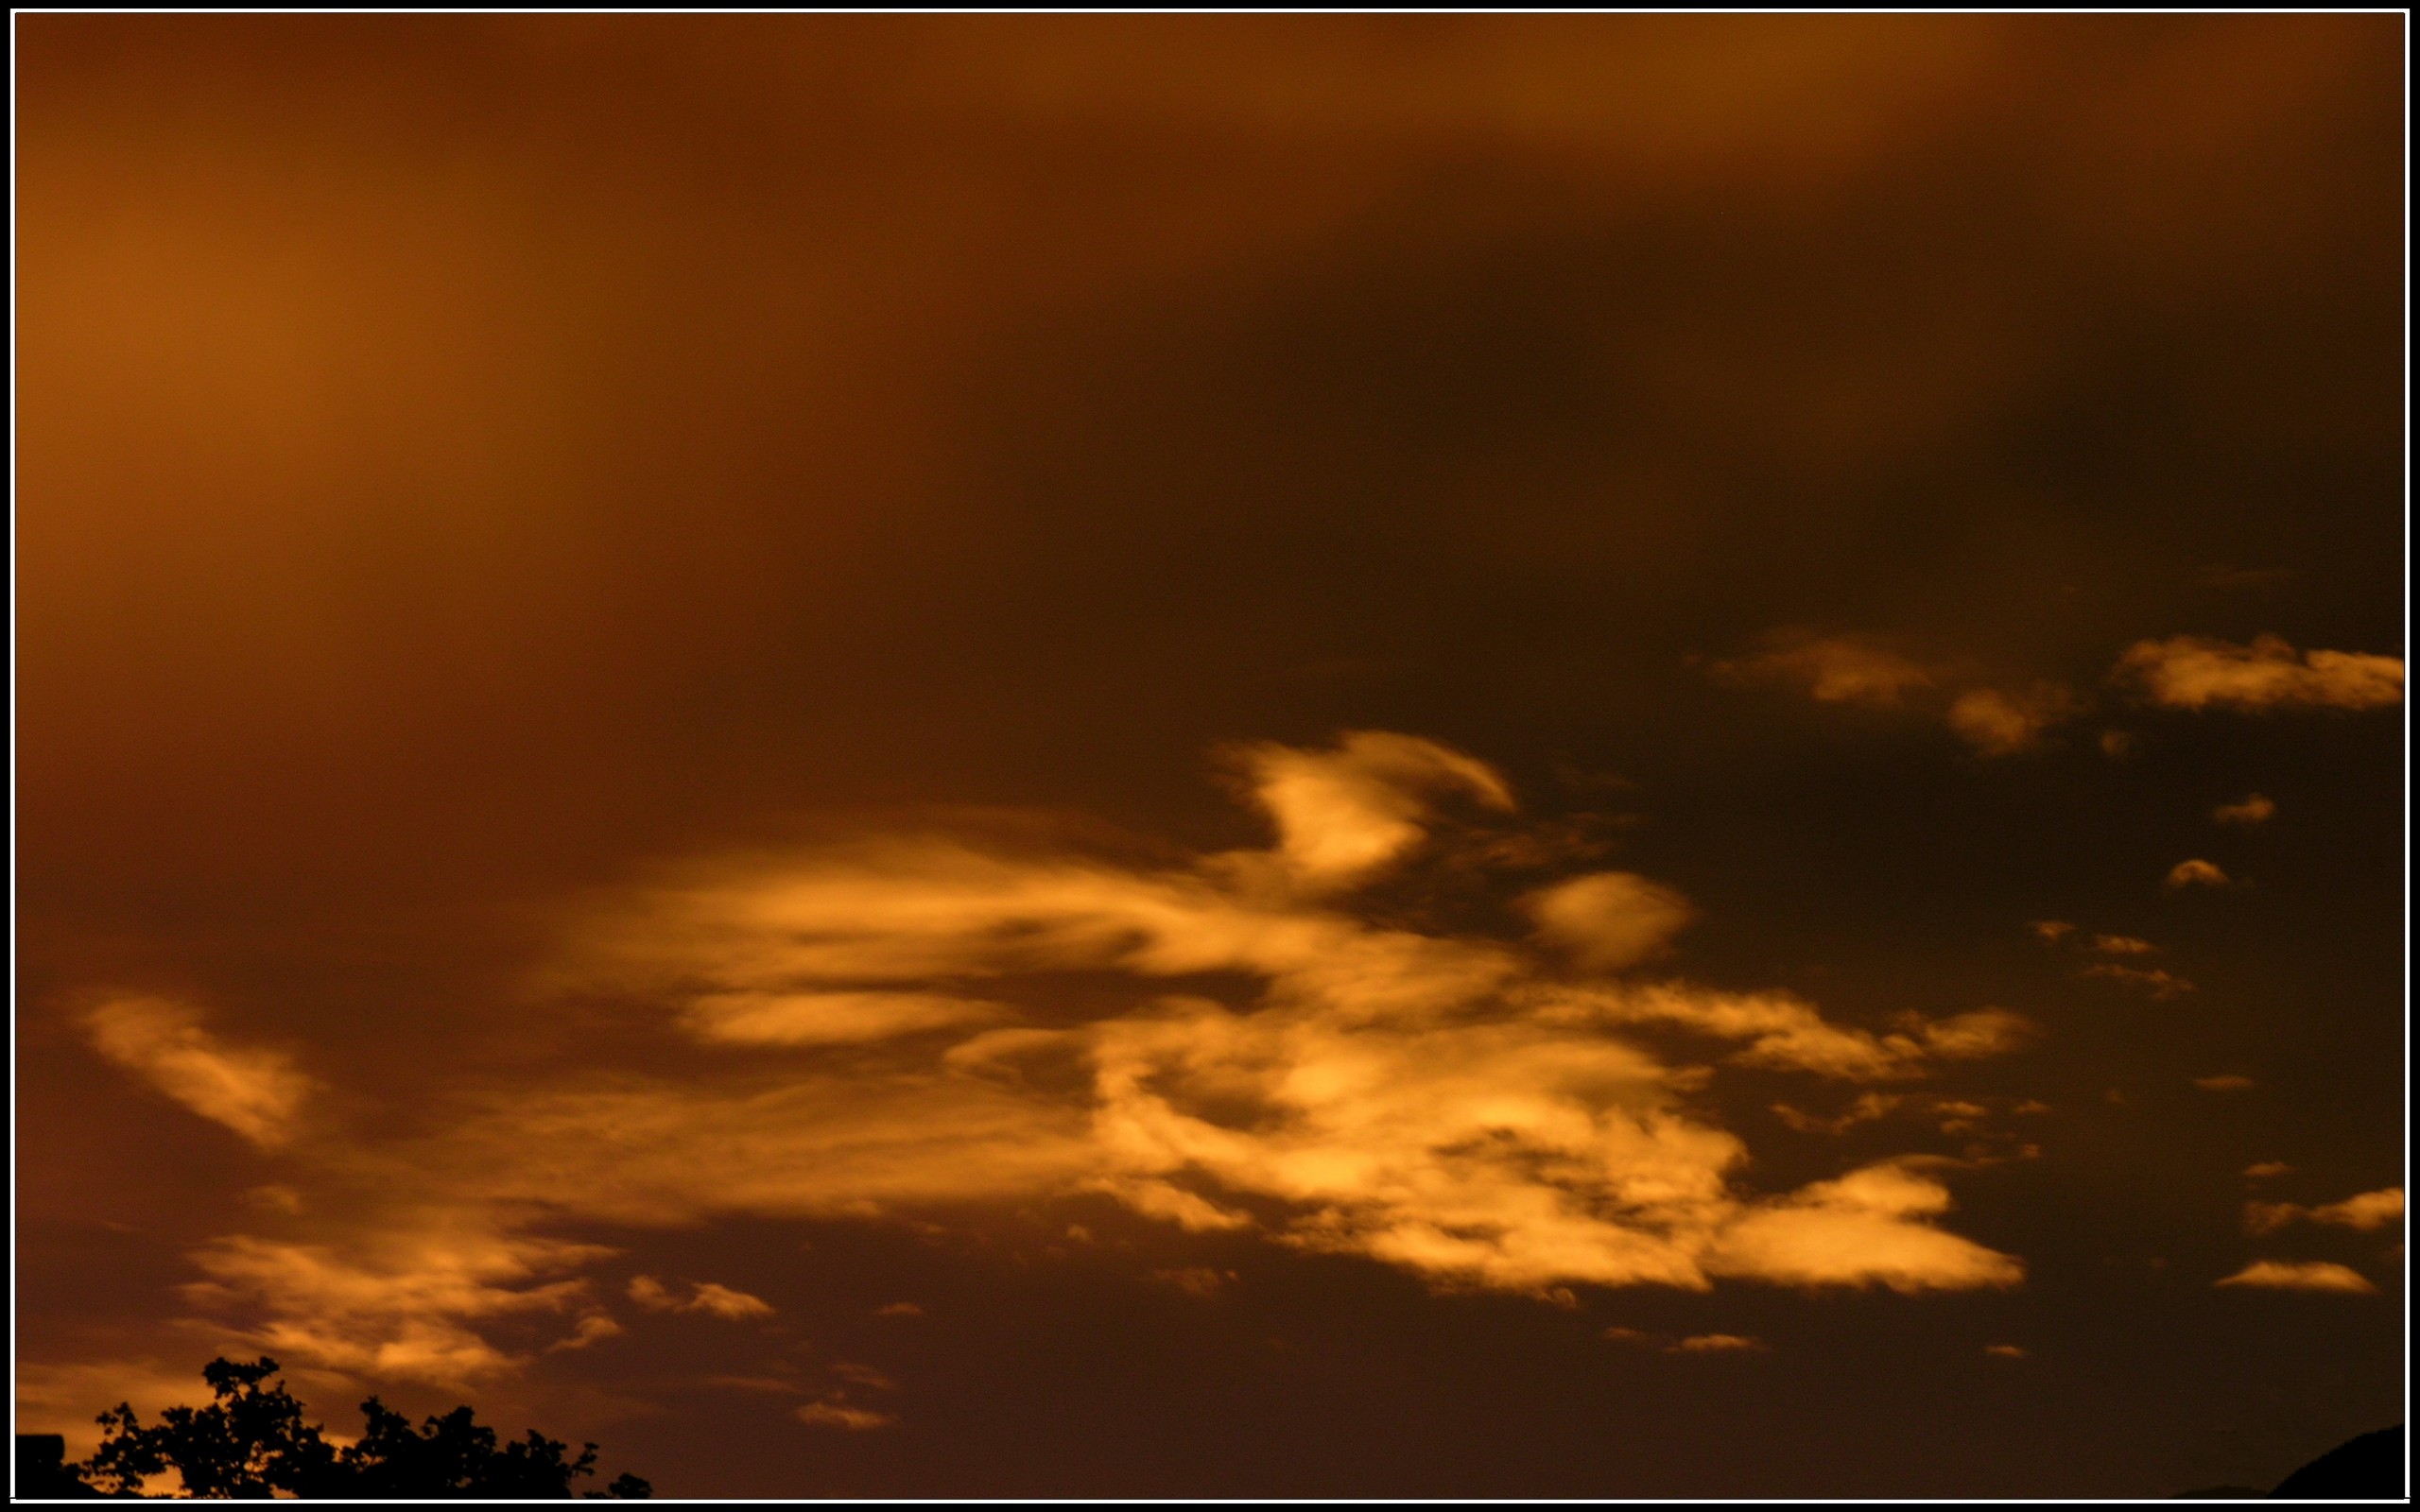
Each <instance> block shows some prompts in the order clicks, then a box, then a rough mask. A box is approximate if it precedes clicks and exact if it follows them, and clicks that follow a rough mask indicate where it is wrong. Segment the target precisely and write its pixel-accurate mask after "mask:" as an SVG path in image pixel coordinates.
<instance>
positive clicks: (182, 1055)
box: [84, 998, 312, 1148]
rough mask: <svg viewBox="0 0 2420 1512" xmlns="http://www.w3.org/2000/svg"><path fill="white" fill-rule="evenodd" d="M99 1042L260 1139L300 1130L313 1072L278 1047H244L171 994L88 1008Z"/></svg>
mask: <svg viewBox="0 0 2420 1512" xmlns="http://www.w3.org/2000/svg"><path fill="white" fill-rule="evenodd" d="M84 1027H85V1029H86V1031H87V1032H88V1033H89V1034H90V1035H91V1037H92V1041H93V1045H94V1048H95V1049H97V1050H98V1051H99V1052H100V1053H101V1054H102V1055H103V1056H106V1057H109V1058H110V1059H111V1060H112V1061H115V1062H116V1063H117V1064H119V1065H121V1066H123V1067H125V1068H127V1069H128V1070H130V1071H131V1072H133V1073H135V1074H137V1075H139V1076H141V1077H143V1078H144V1079H145V1080H146V1081H148V1082H149V1083H150V1084H151V1085H152V1086H154V1087H156V1088H158V1089H159V1090H160V1091H163V1092H165V1093H167V1095H168V1096H170V1097H172V1098H174V1099H176V1100H177V1101H178V1102H180V1103H182V1104H183V1105H184V1106H185V1107H186V1108H190V1109H192V1110H193V1111H194V1112H197V1113H199V1114H200V1115H201V1116H202V1117H204V1118H207V1119H210V1120H213V1121H214V1122H216V1123H219V1124H224V1125H227V1126H228V1127H229V1128H232V1129H233V1130H234V1131H235V1132H236V1133H238V1134H240V1135H242V1136H243V1137H244V1138H245V1139H247V1140H249V1141H251V1143H254V1144H258V1145H262V1146H264V1147H272V1148H273V1147H275V1146H278V1145H282V1144H284V1143H286V1142H287V1141H288V1140H289V1139H291V1138H292V1137H293V1133H294V1122H295V1118H296V1115H297V1114H298V1113H299V1112H300V1111H301V1109H302V1102H303V1099H304V1098H305V1097H307V1096H308V1095H309V1094H310V1091H311V1089H312V1082H311V1079H310V1078H309V1077H307V1076H305V1075H303V1074H302V1072H300V1071H298V1070H296V1069H295V1067H294V1063H293V1061H292V1059H291V1058H290V1057H286V1056H285V1055H283V1054H281V1053H279V1052H277V1051H273V1050H248V1049H238V1048H236V1047H234V1046H232V1045H228V1044H226V1043H224V1042H222V1041H221V1040H218V1039H217V1037H216V1036H215V1035H213V1034H211V1032H210V1031H209V1030H207V1029H205V1028H203V1027H202V1025H201V1015H200V1014H199V1012H198V1011H196V1010H195V1009H193V1008H192V1007H190V1006H188V1005H184V1004H182V1003H175V1002H171V1001H169V1000H168V999H166V998H114V999H112V1000H111V1001H109V1002H107V1003H104V1004H102V1005H99V1006H98V1007H96V1008H94V1009H92V1010H91V1011H90V1012H89V1013H87V1014H85V1015H84Z"/></svg>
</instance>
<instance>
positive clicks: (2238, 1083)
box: [2193, 1075, 2259, 1092]
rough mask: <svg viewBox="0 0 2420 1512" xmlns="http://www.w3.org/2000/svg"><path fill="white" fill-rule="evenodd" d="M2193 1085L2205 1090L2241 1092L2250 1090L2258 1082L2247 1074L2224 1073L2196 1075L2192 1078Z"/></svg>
mask: <svg viewBox="0 0 2420 1512" xmlns="http://www.w3.org/2000/svg"><path fill="white" fill-rule="evenodd" d="M2193 1085H2194V1086H2196V1087H2199V1088H2201V1089H2202V1090H2203V1091H2205V1092H2242V1091H2251V1090H2252V1089H2253V1088H2255V1087H2256V1086H2258V1085H2259V1083H2257V1082H2256V1081H2254V1080H2253V1079H2252V1078H2251V1077H2249V1076H2236V1075H2225V1076H2196V1077H2194V1078H2193Z"/></svg>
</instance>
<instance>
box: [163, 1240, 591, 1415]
mask: <svg viewBox="0 0 2420 1512" xmlns="http://www.w3.org/2000/svg"><path fill="white" fill-rule="evenodd" d="M611 1253H612V1251H611V1250H608V1249H605V1248H602V1247H600V1246H593V1245H571V1244H563V1243H560V1242H556V1241H550V1240H542V1239H535V1238H529V1237H526V1236H519V1235H506V1234H499V1233H497V1232H494V1231H493V1230H487V1229H480V1228H477V1227H474V1226H471V1225H467V1224H464V1223H461V1222H459V1221H458V1219H456V1218H454V1217H453V1216H452V1215H444V1216H440V1217H439V1218H437V1219H436V1220H435V1221H434V1222H433V1223H432V1224H431V1225H430V1226H429V1227H427V1228H424V1229H417V1230H414V1229H404V1228H396V1229H388V1230H385V1231H380V1232H373V1233H369V1234H366V1235H363V1236H360V1237H358V1238H357V1239H356V1240H355V1241H354V1242H353V1243H351V1244H348V1245H344V1246H335V1245H318V1244H300V1243H291V1242H285V1241H278V1240H270V1239H262V1238H256V1237H252V1236H249V1235H235V1236H232V1237H228V1238H223V1239H218V1240H215V1241H213V1242H211V1243H210V1244H209V1245H207V1246H203V1247H202V1248H201V1249H200V1250H199V1251H197V1252H196V1253H195V1255H194V1257H193V1258H194V1261H195V1263H197V1264H198V1265H199V1267H200V1269H201V1271H202V1272H203V1274H204V1275H206V1276H207V1277H209V1280H205V1281H199V1282H196V1283H193V1284H192V1285H189V1286H187V1287H186V1288H185V1289H184V1290H185V1294H186V1297H187V1299H188V1300H190V1301H192V1302H194V1303H196V1304H197V1305H199V1306H201V1307H203V1308H204V1309H206V1310H208V1311H209V1312H211V1313H213V1314H217V1315H219V1316H222V1317H227V1318H230V1319H231V1320H234V1321H236V1323H237V1326H238V1327H239V1328H240V1329H241V1331H242V1332H243V1335H244V1337H245V1338H246V1340H247V1342H248V1343H249V1344H250V1345H251V1347H254V1348H257V1349H263V1350H266V1351H268V1352H269V1353H272V1354H275V1355H277V1356H278V1357H279V1358H281V1359H291V1360H297V1361H301V1362H304V1363H306V1364H309V1365H312V1366H319V1367H320V1368H323V1369H332V1370H337V1371H342V1372H345V1373H347V1374H350V1375H361V1376H372V1377H377V1378H381V1379H393V1380H406V1381H419V1382H424V1383H431V1384H436V1385H448V1386H450V1385H458V1384H461V1383H465V1382H469V1381H473V1380H475V1379H477V1378H479V1377H481V1376H486V1375H491V1374H493V1373H495V1372H497V1371H499V1370H502V1369H505V1368H507V1367H509V1366H511V1365H513V1364H515V1363H516V1361H515V1359H514V1357H512V1356H511V1355H510V1354H508V1353H507V1352H506V1351H504V1350H502V1349H498V1348H497V1347H495V1346H494V1345H493V1344H492V1343H490V1342H489V1340H488V1339H486V1338H485V1337H484V1336H482V1335H481V1334H480V1333H479V1332H476V1330H475V1328H474V1327H473V1325H474V1324H476V1323H479V1322H482V1321H485V1320H490V1319H494V1318H497V1317H499V1316H503V1315H508V1314H530V1313H535V1314H565V1313H573V1312H579V1313H590V1312H593V1311H594V1310H593V1309H591V1308H588V1307H585V1306H583V1305H582V1304H583V1303H584V1302H585V1299H586V1298H587V1297H588V1296H589V1292H590V1287H589V1283H588V1282H587V1280H585V1279H582V1278H579V1277H575V1276H567V1275H565V1274H564V1273H566V1272H569V1271H573V1270H576V1269H577V1268H579V1267H580V1266H582V1265H584V1264H587V1263H592V1262H594V1261H596V1260H601V1259H604V1258H606V1257H607V1256H609V1255H610V1254H611ZM549 1276H553V1277H559V1278H562V1279H559V1280H544V1278H546V1277H549ZM578 1336H579V1335H577V1334H575V1335H574V1337H578Z"/></svg>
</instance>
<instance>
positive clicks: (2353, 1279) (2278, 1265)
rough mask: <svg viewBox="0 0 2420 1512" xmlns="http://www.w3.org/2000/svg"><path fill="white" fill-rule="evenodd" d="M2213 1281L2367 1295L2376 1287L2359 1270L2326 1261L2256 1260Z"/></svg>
mask: <svg viewBox="0 0 2420 1512" xmlns="http://www.w3.org/2000/svg"><path fill="white" fill-rule="evenodd" d="M2214 1284H2216V1285H2220V1286H2250V1287H2256V1288H2261V1289H2265V1290H2270V1291H2280V1292H2350V1293H2358V1294H2369V1293H2374V1292H2376V1291H2377V1287H2376V1286H2375V1285H2373V1284H2371V1282H2370V1279H2369V1278H2368V1277H2366V1276H2364V1275H2362V1274H2361V1273H2360V1272H2359V1271H2357V1270H2355V1269H2353V1268H2352V1267H2351V1266H2349V1265H2339V1264H2337V1263H2334V1262H2332V1261H2325V1260H2256V1261H2254V1262H2253V1263H2251V1264H2249V1265H2246V1266H2245V1267H2243V1269H2241V1270H2239V1271H2237V1272H2236V1273H2235V1274H2234V1275H2232V1276H2226V1277H2221V1279H2220V1280H2218V1281H2217V1282H2215V1283H2214Z"/></svg>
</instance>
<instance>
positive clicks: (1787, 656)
mask: <svg viewBox="0 0 2420 1512" xmlns="http://www.w3.org/2000/svg"><path fill="white" fill-rule="evenodd" d="M1768 646H1769V648H1768V649H1767V650H1764V651H1761V652H1758V653H1757V654H1755V655H1754V656H1749V657H1743V658H1740V659H1738V660H1737V661H1731V662H1715V663H1714V664H1713V665H1712V667H1711V668H1709V670H1710V671H1712V672H1713V674H1714V675H1715V676H1716V677H1717V678H1719V679H1723V680H1725V681H1729V682H1790V683H1795V684H1797V685H1799V686H1801V687H1804V688H1805V689H1806V693H1807V696H1809V697H1812V698H1814V699H1816V700H1817V701H1818V702H1822V703H1857V704H1865V705H1867V706H1869V707H1874V708H1893V707H1896V706H1897V705H1898V704H1899V703H1900V702H1901V701H1903V700H1904V699H1905V697H1906V696H1907V695H1908V693H1909V692H1910V690H1913V689H1917V688H1928V687H1930V686H1932V675H1931V674H1930V673H1928V672H1927V671H1925V669H1924V668H1922V667H1920V666H1918V665H1917V664H1916V663H1915V662H1910V661H1909V660H1908V659H1907V658H1906V657H1904V656H1901V655H1899V654H1898V653H1897V652H1895V651H1893V650H1890V649H1888V648H1887V647H1885V646H1883V645H1882V644H1879V643H1878V642H1876V641H1873V640H1870V639H1868V638H1866V637H1863V636H1853V635H1829V636H1809V635H1806V633H1805V632H1800V631H1789V630H1782V631H1776V632H1774V634H1773V635H1772V637H1769V638H1768Z"/></svg>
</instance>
